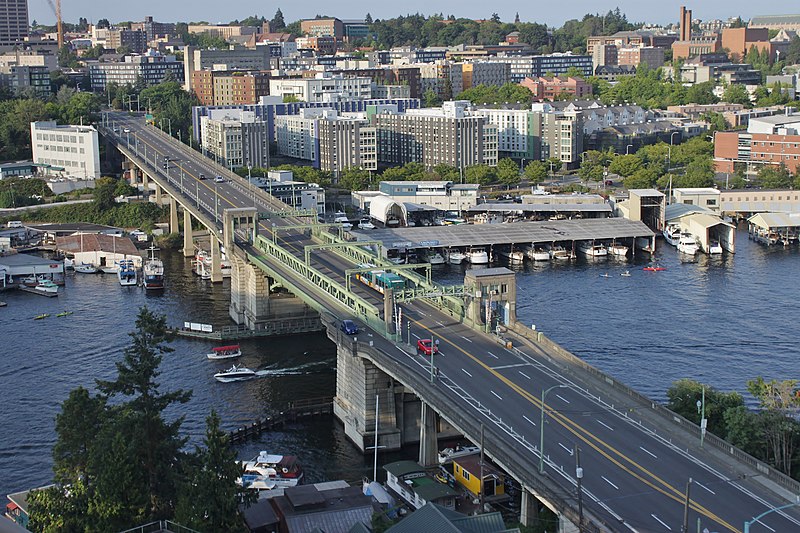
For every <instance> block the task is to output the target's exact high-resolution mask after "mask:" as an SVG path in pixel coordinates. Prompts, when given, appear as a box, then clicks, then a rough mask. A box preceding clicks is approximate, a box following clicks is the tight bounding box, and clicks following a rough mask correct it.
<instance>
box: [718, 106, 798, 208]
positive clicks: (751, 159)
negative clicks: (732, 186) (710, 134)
mask: <svg viewBox="0 0 800 533" xmlns="http://www.w3.org/2000/svg"><path fill="white" fill-rule="evenodd" d="M714 162H715V165H716V169H717V172H733V171H734V170H736V168H735V166H734V165H736V164H742V165H747V168H748V170H750V169H757V168H759V167H760V166H766V165H772V166H779V165H784V166H786V168H787V169H788V170H789V172H798V171H800V114H793V115H775V116H771V117H761V118H751V119H750V123H749V124H748V126H747V132H735V131H731V132H728V131H725V132H722V131H719V132H717V133H716V134H715V135H714ZM753 192H754V193H755V192H757V191H755V189H754V190H753Z"/></svg>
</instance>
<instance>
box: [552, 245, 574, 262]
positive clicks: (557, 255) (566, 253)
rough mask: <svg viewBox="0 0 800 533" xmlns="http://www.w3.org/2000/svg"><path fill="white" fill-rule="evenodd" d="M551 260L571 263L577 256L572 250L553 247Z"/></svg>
mask: <svg viewBox="0 0 800 533" xmlns="http://www.w3.org/2000/svg"><path fill="white" fill-rule="evenodd" d="M550 259H554V260H556V261H569V260H570V259H575V254H574V253H572V250H567V249H566V248H564V247H563V246H553V247H551V248H550Z"/></svg>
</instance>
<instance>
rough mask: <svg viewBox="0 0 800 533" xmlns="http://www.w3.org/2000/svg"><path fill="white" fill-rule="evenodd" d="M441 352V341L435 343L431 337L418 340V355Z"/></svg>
mask: <svg viewBox="0 0 800 533" xmlns="http://www.w3.org/2000/svg"><path fill="white" fill-rule="evenodd" d="M435 353H439V343H438V342H436V343H434V342H433V340H431V339H420V340H418V341H417V355H419V354H423V355H432V354H435Z"/></svg>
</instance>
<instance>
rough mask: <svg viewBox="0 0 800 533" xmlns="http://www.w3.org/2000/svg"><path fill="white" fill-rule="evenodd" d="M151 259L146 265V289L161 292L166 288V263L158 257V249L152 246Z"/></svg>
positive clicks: (144, 269) (144, 270)
mask: <svg viewBox="0 0 800 533" xmlns="http://www.w3.org/2000/svg"><path fill="white" fill-rule="evenodd" d="M149 250H150V259H148V260H147V262H146V263H145V264H144V268H143V269H142V270H143V274H144V288H145V289H146V290H161V289H163V288H164V263H163V262H162V261H161V259H159V258H158V257H156V247H155V246H153V245H151V246H150V248H149Z"/></svg>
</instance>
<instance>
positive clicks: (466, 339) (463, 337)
mask: <svg viewBox="0 0 800 533" xmlns="http://www.w3.org/2000/svg"><path fill="white" fill-rule="evenodd" d="M459 337H461V338H462V339H464V340H465V341H467V342H469V343H470V344H471V343H472V341H471V340H469V339H468V338H466V337H465V336H464V335H459Z"/></svg>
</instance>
